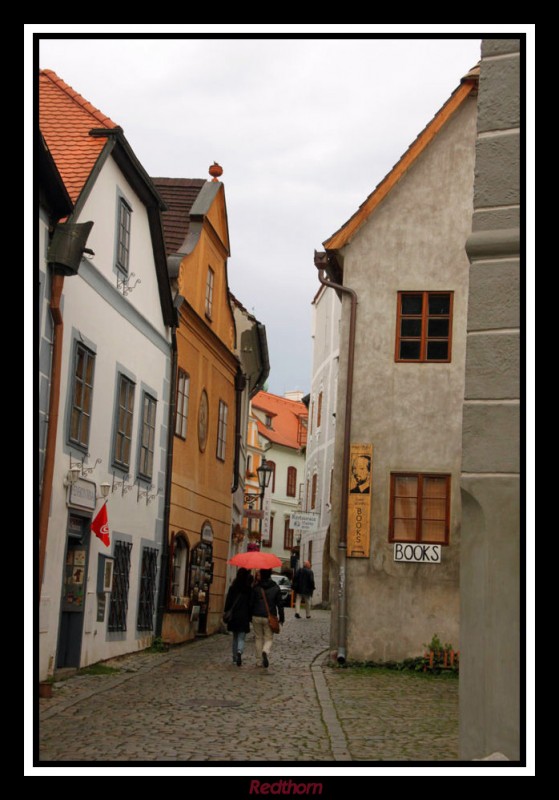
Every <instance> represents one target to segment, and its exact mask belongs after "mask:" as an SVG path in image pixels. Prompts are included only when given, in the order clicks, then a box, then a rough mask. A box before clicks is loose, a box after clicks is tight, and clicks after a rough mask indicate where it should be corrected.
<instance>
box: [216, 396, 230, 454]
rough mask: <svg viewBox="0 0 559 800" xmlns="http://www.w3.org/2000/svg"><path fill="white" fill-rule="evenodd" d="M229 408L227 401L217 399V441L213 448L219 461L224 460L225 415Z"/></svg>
mask: <svg viewBox="0 0 559 800" xmlns="http://www.w3.org/2000/svg"><path fill="white" fill-rule="evenodd" d="M228 414H229V408H228V406H227V403H224V402H223V400H220V401H219V410H218V416H217V441H216V448H215V455H216V458H217V459H219V461H225V457H226V454H227V417H228Z"/></svg>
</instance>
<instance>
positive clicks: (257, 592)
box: [250, 569, 285, 667]
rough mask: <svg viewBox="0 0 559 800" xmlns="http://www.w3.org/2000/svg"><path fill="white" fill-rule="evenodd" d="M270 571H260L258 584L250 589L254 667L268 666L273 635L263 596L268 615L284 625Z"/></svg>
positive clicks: (277, 589)
mask: <svg viewBox="0 0 559 800" xmlns="http://www.w3.org/2000/svg"><path fill="white" fill-rule="evenodd" d="M271 574H272V570H271V569H261V570H260V582H259V583H257V584H255V585H254V586H253V587H252V594H251V600H250V613H251V617H252V627H253V629H254V640H255V641H254V646H255V649H256V665H257V666H259V665H260V664H262V666H263V667H267V666H268V664H269V655H270V650H271V649H272V641H273V638H272V637H273V634H272V629H271V628H270V624H269V622H268V610H267V609H266V603H265V602H264V595H263V593H265V595H266V601H267V603H268V608H269V609H270V614H273V615H274V616H275V617H278V619H279V621H280V624H281V625H283V623H284V619H285V617H284V613H283V602H282V599H281V591H280V588H279V586H278V585H277V583H274V581H273V580H272V579H271V577H270V575H271Z"/></svg>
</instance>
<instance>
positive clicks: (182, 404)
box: [175, 368, 190, 441]
mask: <svg viewBox="0 0 559 800" xmlns="http://www.w3.org/2000/svg"><path fill="white" fill-rule="evenodd" d="M181 381H182V388H181ZM176 403H177V405H176V410H175V436H178V438H179V439H182V440H183V441H186V434H187V432H188V406H189V403H190V375H189V374H188V372H186V371H185V370H184V369H180V368H179V370H178V375H177V399H176Z"/></svg>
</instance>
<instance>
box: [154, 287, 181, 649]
mask: <svg viewBox="0 0 559 800" xmlns="http://www.w3.org/2000/svg"><path fill="white" fill-rule="evenodd" d="M183 299H184V298H183V297H182V295H177V296H176V298H175V301H174V315H175V319H174V323H175V324H174V325H173V326H172V327H171V381H170V389H169V391H170V397H169V422H168V426H167V463H166V471H165V508H164V510H163V541H162V543H161V567H160V569H161V572H160V573H159V597H158V602H157V614H156V617H155V636H156V637H157V636H159V637H160V636H161V632H162V630H163V615H164V613H165V608H166V606H167V589H168V586H169V524H170V520H171V489H172V486H173V448H174V443H175V414H176V405H177V373H178V369H177V367H178V348H177V328H178V325H179V317H178V308H179V307H180V305H181V304H182V301H183Z"/></svg>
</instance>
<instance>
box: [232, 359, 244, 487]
mask: <svg viewBox="0 0 559 800" xmlns="http://www.w3.org/2000/svg"><path fill="white" fill-rule="evenodd" d="M245 386H246V378H245V376H244V375H243V373H242V372H241V370H240V368H237V373H236V375H235V404H236V405H235V463H234V466H233V486H232V487H231V494H235V492H236V491H237V489H238V488H239V463H240V460H241V442H242V440H243V432H242V431H241V411H242V408H241V401H242V394H243V391H244V389H245Z"/></svg>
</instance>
